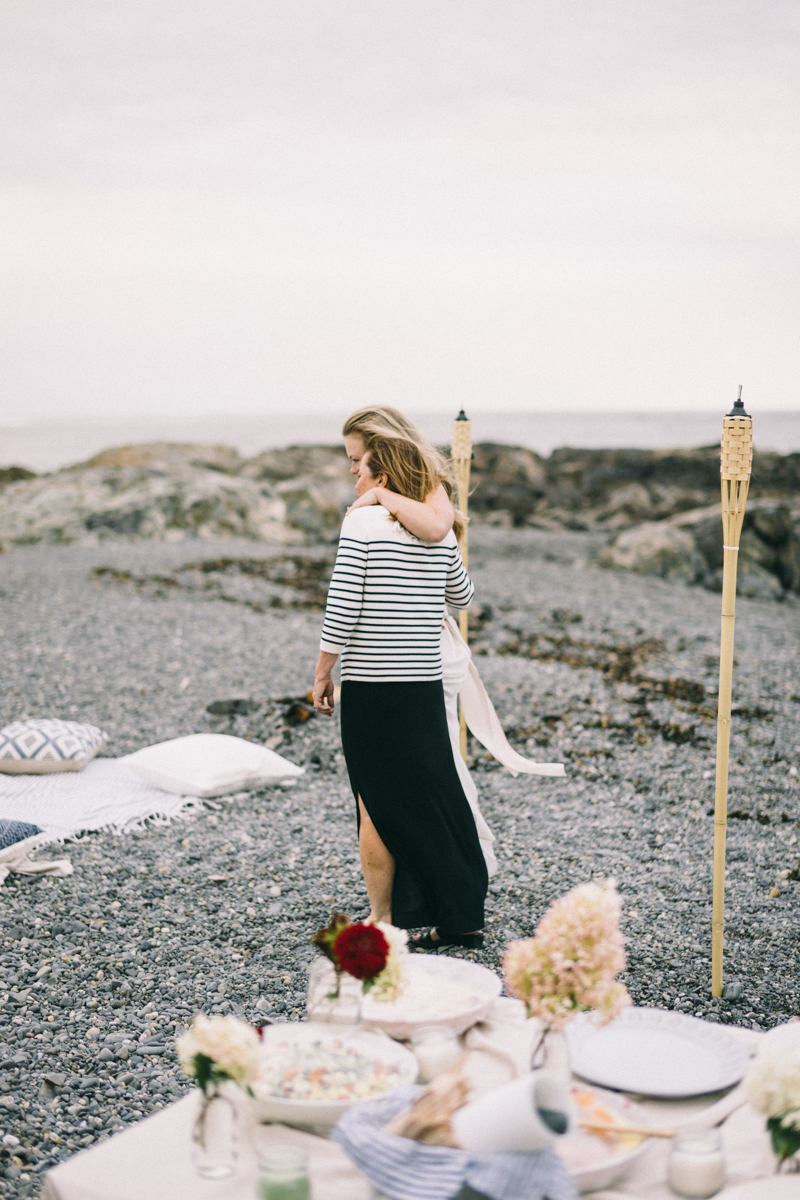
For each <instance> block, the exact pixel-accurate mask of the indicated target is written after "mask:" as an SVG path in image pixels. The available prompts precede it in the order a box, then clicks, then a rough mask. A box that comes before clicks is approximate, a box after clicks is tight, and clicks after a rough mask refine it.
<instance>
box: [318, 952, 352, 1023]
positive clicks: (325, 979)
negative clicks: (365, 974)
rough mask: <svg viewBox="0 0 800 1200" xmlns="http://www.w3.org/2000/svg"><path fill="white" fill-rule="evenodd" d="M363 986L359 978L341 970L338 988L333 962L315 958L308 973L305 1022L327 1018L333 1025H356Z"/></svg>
mask: <svg viewBox="0 0 800 1200" xmlns="http://www.w3.org/2000/svg"><path fill="white" fill-rule="evenodd" d="M363 1000H364V985H363V984H362V982H361V980H360V979H354V978H353V976H352V975H347V974H346V973H344V972H343V973H342V974H341V975H340V976H339V981H338V988H337V981H336V972H335V971H334V969H333V963H331V962H329V961H328V959H327V958H318V959H315V961H314V962H313V963H312V964H311V967H310V968H309V972H308V991H307V992H306V1015H307V1016H308V1019H309V1021H330V1022H332V1023H333V1024H335V1025H358V1024H359V1023H360V1021H361V1005H362V1002H363Z"/></svg>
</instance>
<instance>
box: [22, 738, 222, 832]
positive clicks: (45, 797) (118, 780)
mask: <svg viewBox="0 0 800 1200" xmlns="http://www.w3.org/2000/svg"><path fill="white" fill-rule="evenodd" d="M202 809H203V801H202V800H198V799H197V797H196V796H174V795H172V793H171V792H162V791H161V789H160V788H157V787H153V785H152V784H151V783H146V782H145V781H144V780H143V779H140V778H139V776H138V775H134V773H133V771H131V770H130V769H129V768H128V767H126V766H125V764H124V762H122V761H121V760H120V759H116V758H95V759H93V760H92V761H91V762H90V763H87V765H86V766H85V767H84V768H83V770H82V771H65V772H63V774H55V775H0V818H2V817H5V818H6V819H8V820H10V821H27V822H28V823H29V824H30V825H38V826H39V828H40V829H42V830H43V831H44V833H45V834H47V835H48V838H47V840H49V841H56V840H61V839H63V838H70V837H75V836H76V834H79V833H85V832H87V831H89V830H96V829H108V830H111V831H112V832H113V833H126V832H128V831H129V830H131V829H136V828H137V827H140V826H141V825H142V824H143V823H144V822H145V821H147V820H151V821H155V822H156V823H163V824H168V823H169V822H170V821H173V820H175V819H180V818H185V817H187V816H189V815H190V814H192V813H196V812H201V811H202Z"/></svg>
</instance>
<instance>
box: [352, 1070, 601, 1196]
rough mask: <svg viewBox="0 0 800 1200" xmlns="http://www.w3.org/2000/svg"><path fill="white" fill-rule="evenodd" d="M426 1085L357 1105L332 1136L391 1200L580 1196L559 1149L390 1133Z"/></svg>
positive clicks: (373, 1183) (362, 1171) (407, 1088)
mask: <svg viewBox="0 0 800 1200" xmlns="http://www.w3.org/2000/svg"><path fill="white" fill-rule="evenodd" d="M422 1091H423V1089H422V1088H419V1087H405V1088H398V1089H397V1091H396V1092H393V1093H392V1095H391V1096H387V1097H386V1099H385V1100H368V1101H366V1102H365V1103H363V1104H355V1105H353V1107H352V1108H350V1109H348V1110H347V1112H346V1113H345V1114H344V1116H342V1117H340V1118H339V1121H338V1122H337V1124H336V1125H335V1126H334V1128H333V1132H332V1134H331V1137H332V1138H333V1140H334V1141H335V1142H338V1143H339V1145H340V1146H341V1147H342V1148H343V1149H344V1151H345V1152H346V1153H347V1155H348V1156H349V1157H350V1158H351V1159H352V1161H353V1162H354V1163H355V1164H356V1166H357V1167H358V1169H359V1170H360V1171H361V1173H362V1174H363V1175H366V1177H367V1179H369V1181H370V1183H371V1184H372V1185H373V1187H375V1188H376V1189H377V1190H378V1191H379V1192H381V1193H382V1195H384V1196H388V1197H389V1200H452V1197H455V1196H457V1195H458V1194H459V1192H460V1191H461V1189H462V1188H464V1187H470V1188H474V1189H475V1191H476V1192H478V1193H480V1194H481V1195H483V1196H487V1197H489V1198H490V1200H544V1198H545V1197H547V1200H577V1195H578V1193H577V1191H576V1190H575V1185H574V1184H573V1182H572V1180H571V1179H570V1177H569V1174H568V1172H567V1169H566V1167H565V1166H564V1164H563V1163H562V1161H561V1159H560V1158H559V1157H558V1154H557V1153H556V1151H555V1150H552V1149H547V1150H541V1151H539V1152H538V1153H536V1154H523V1153H520V1154H469V1153H468V1152H467V1151H466V1150H455V1149H451V1148H450V1147H449V1146H428V1145H425V1144H423V1143H422V1142H414V1141H412V1140H411V1139H410V1138H404V1137H398V1136H397V1135H396V1134H393V1133H387V1132H386V1130H385V1129H384V1125H387V1124H388V1123H389V1121H392V1120H393V1119H394V1118H395V1117H397V1116H399V1115H400V1113H402V1112H404V1111H405V1110H406V1109H408V1108H410V1107H411V1105H412V1104H413V1103H414V1101H415V1100H417V1099H418V1098H419V1096H421V1095H422Z"/></svg>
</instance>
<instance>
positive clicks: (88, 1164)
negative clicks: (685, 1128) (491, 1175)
mask: <svg viewBox="0 0 800 1200" xmlns="http://www.w3.org/2000/svg"><path fill="white" fill-rule="evenodd" d="M518 1029H519V1030H520V1032H519V1034H518V1035H517V1036H518V1037H519V1038H520V1039H522V1031H521V1030H522V1027H518ZM496 1032H497V1033H502V1034H503V1036H504V1037H505V1038H507V1039H508V1040H509V1043H510V1042H511V1041H513V1040H514V1038H515V1035H514V1033H513V1029H512V1027H505V1028H504V1029H503V1030H502V1031H501V1030H500V1029H497V1030H496ZM731 1032H734V1033H738V1034H739V1035H740V1036H741V1037H742V1038H743V1039H746V1038H749V1039H750V1040H751V1041H752V1039H753V1037H754V1036H757V1035H753V1034H748V1032H747V1031H745V1030H741V1031H735V1030H731ZM467 1068H468V1072H469V1074H470V1075H473V1076H478V1075H482V1074H483V1073H484V1071H488V1070H489V1069H490V1066H489V1064H488V1063H487V1062H486V1061H484V1063H483V1065H481V1062H480V1057H479V1052H473V1053H471V1054H470V1056H469V1059H468V1061H467ZM724 1094H725V1093H718V1094H716V1095H713V1096H703V1097H700V1098H699V1099H692V1100H648V1099H641V1100H639V1102H640V1103H641V1104H642V1105H643V1107H644V1108H645V1109H646V1110H647V1112H648V1114H649V1115H650V1116H651V1119H652V1122H653V1124H654V1125H656V1124H657V1125H661V1126H667V1127H672V1126H674V1125H675V1124H678V1123H680V1122H683V1121H685V1120H686V1119H687V1118H688V1117H691V1116H692V1114H695V1113H700V1112H702V1111H703V1110H704V1109H707V1108H708V1107H709V1106H710V1105H711V1104H712V1103H714V1102H715V1101H716V1100H718V1099H719V1098H720V1096H721V1095H724ZM199 1099H200V1097H199V1093H198V1092H193V1093H192V1094H191V1095H189V1096H185V1097H184V1098H183V1099H182V1100H179V1101H177V1102H176V1103H175V1104H171V1105H170V1106H169V1107H168V1108H165V1109H163V1110H162V1111H161V1112H159V1113H157V1114H155V1115H154V1116H152V1117H148V1118H147V1119H146V1120H144V1121H140V1122H139V1123H138V1124H137V1125H135V1126H133V1127H132V1128H130V1129H126V1130H125V1131H124V1132H123V1133H119V1134H117V1135H116V1136H115V1137H112V1138H110V1139H109V1140H108V1141H107V1142H104V1143H102V1144H101V1145H98V1146H94V1147H90V1148H89V1149H87V1150H84V1151H82V1152H81V1153H79V1154H76V1155H75V1156H74V1157H73V1158H71V1159H69V1160H68V1161H67V1162H64V1163H61V1164H60V1165H59V1166H57V1167H54V1168H53V1169H52V1170H51V1171H48V1172H47V1175H46V1179H45V1185H44V1190H43V1192H42V1196H43V1197H44V1200H252V1197H253V1196H254V1195H255V1183H256V1178H257V1168H256V1159H255V1155H254V1153H253V1150H252V1146H251V1144H250V1133H252V1136H253V1137H257V1138H258V1139H260V1140H263V1143H265V1144H266V1143H291V1144H293V1145H297V1146H302V1147H303V1148H304V1149H305V1150H306V1151H307V1153H308V1155H309V1161H310V1168H311V1179H312V1187H313V1197H314V1200H371V1197H372V1195H373V1192H372V1188H371V1186H370V1184H369V1183H368V1182H367V1180H366V1179H365V1178H364V1177H363V1176H362V1175H361V1174H360V1173H359V1172H358V1171H357V1170H356V1168H355V1167H354V1166H353V1165H352V1163H351V1162H350V1161H349V1159H348V1158H347V1157H346V1155H345V1154H344V1152H343V1151H342V1150H341V1149H340V1148H339V1147H338V1146H337V1145H336V1144H335V1143H334V1142H331V1141H328V1140H327V1139H325V1138H321V1137H316V1136H314V1135H313V1134H310V1133H304V1132H301V1131H300V1130H296V1129H290V1128H288V1127H287V1126H284V1125H268V1126H267V1125H261V1126H255V1127H252V1126H251V1127H250V1130H248V1127H247V1119H246V1118H245V1119H244V1121H243V1128H242V1135H243V1136H242V1139H241V1155H240V1160H239V1169H238V1171H237V1173H236V1175H234V1176H232V1177H231V1178H230V1179H224V1180H219V1181H211V1180H207V1179H201V1178H200V1177H199V1176H198V1175H197V1174H196V1173H195V1170H194V1166H193V1163H192V1157H191V1132H192V1125H193V1122H194V1119H195V1114H196V1112H197V1107H198V1104H199ZM723 1144H724V1149H725V1157H726V1162H727V1169H728V1185H733V1184H739V1183H743V1182H745V1181H747V1180H753V1179H760V1178H763V1177H764V1176H767V1175H770V1174H771V1173H772V1172H773V1171H774V1161H775V1160H774V1158H773V1157H772V1153H771V1150H770V1145H769V1138H768V1136H767V1134H766V1131H765V1128H764V1119H763V1117H761V1116H759V1115H758V1114H757V1113H755V1112H753V1111H752V1109H750V1108H749V1107H748V1106H744V1107H742V1108H740V1109H738V1110H737V1111H736V1112H734V1113H733V1114H732V1115H731V1116H730V1117H729V1118H728V1119H727V1120H726V1122H725V1124H724V1125H723ZM668 1153H669V1142H668V1141H667V1140H666V1139H659V1138H653V1139H652V1140H651V1142H650V1145H649V1146H648V1149H647V1151H646V1152H645V1153H644V1154H643V1155H642V1156H641V1158H639V1159H638V1160H637V1161H636V1163H635V1164H634V1166H633V1167H632V1169H631V1171H630V1174H629V1175H628V1176H627V1178H626V1179H625V1180H623V1181H621V1182H620V1183H618V1184H615V1185H614V1188H613V1190H611V1191H605V1192H595V1193H593V1195H594V1197H595V1200H602V1198H605V1200H613V1198H614V1197H617V1198H618V1200H623V1198H624V1197H630V1198H631V1200H633V1198H634V1197H635V1198H637V1200H674V1194H673V1192H672V1191H671V1190H670V1189H669V1187H668V1185H667V1183H666V1164H667V1156H668ZM797 1195H798V1200H800V1177H798V1187H797ZM719 1200H724V1192H721V1193H719Z"/></svg>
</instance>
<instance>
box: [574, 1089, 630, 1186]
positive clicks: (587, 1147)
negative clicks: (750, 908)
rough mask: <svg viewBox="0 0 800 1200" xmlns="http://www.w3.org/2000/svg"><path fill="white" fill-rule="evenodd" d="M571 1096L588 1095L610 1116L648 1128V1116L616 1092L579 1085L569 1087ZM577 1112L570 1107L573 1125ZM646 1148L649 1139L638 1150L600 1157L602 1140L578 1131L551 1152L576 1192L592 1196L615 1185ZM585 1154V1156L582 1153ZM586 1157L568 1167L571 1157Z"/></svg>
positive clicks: (578, 1112)
mask: <svg viewBox="0 0 800 1200" xmlns="http://www.w3.org/2000/svg"><path fill="white" fill-rule="evenodd" d="M572 1091H573V1095H574V1094H575V1092H591V1093H592V1094H593V1095H595V1096H596V1097H597V1098H598V1099H599V1100H601V1101H602V1103H603V1105H604V1107H606V1108H608V1109H609V1110H610V1111H611V1112H614V1113H618V1114H619V1115H620V1116H622V1117H625V1119H626V1120H627V1121H629V1122H630V1123H631V1124H633V1125H648V1124H651V1122H650V1121H649V1119H648V1116H649V1114H648V1113H646V1112H645V1110H644V1109H643V1108H642V1107H641V1106H640V1105H638V1104H635V1103H634V1102H633V1100H628V1098H627V1097H626V1096H620V1095H619V1094H618V1093H616V1092H607V1091H604V1090H603V1089H602V1088H596V1087H586V1086H583V1085H581V1084H573V1087H572ZM580 1115H581V1111H580V1108H579V1107H578V1106H577V1105H575V1104H573V1118H572V1121H573V1124H574V1123H576V1122H577V1121H578V1120H579V1119H580ZM593 1143H594V1145H595V1146H596V1147H597V1161H596V1162H592V1161H591V1152H592V1144H593ZM649 1145H650V1139H649V1138H645V1139H644V1140H643V1141H641V1142H640V1143H639V1144H638V1146H629V1147H628V1148H627V1149H625V1150H619V1151H618V1152H616V1153H613V1154H611V1155H608V1156H607V1157H602V1155H603V1151H604V1147H605V1143H603V1141H602V1139H600V1138H597V1137H593V1136H592V1135H591V1134H588V1133H585V1132H584V1131H582V1130H580V1131H579V1130H576V1131H575V1133H567V1134H565V1135H564V1137H562V1138H559V1139H558V1140H557V1141H556V1143H555V1148H556V1149H557V1150H558V1151H559V1153H560V1154H561V1156H562V1158H563V1160H564V1162H565V1164H566V1166H567V1169H568V1170H569V1173H570V1175H571V1177H572V1181H573V1183H574V1184H575V1186H576V1188H577V1189H578V1191H579V1192H594V1191H597V1190H599V1189H600V1188H607V1187H610V1186H611V1185H612V1184H614V1183H617V1182H618V1181H619V1180H620V1179H622V1178H623V1177H624V1176H625V1175H626V1174H627V1173H628V1171H629V1169H630V1167H631V1166H632V1165H633V1163H634V1162H635V1161H636V1159H637V1158H640V1157H641V1155H642V1154H644V1152H645V1151H646V1150H647V1148H648V1146H649ZM587 1151H588V1154H587V1153H586V1152H587ZM584 1156H585V1157H588V1160H589V1161H585V1162H584V1163H583V1164H582V1165H574V1166H571V1165H570V1161H571V1160H572V1161H573V1162H574V1160H575V1157H584Z"/></svg>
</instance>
